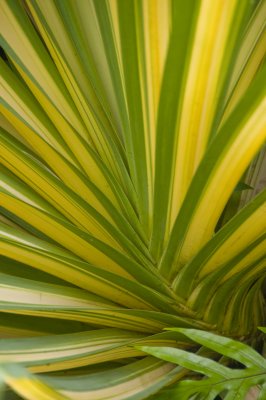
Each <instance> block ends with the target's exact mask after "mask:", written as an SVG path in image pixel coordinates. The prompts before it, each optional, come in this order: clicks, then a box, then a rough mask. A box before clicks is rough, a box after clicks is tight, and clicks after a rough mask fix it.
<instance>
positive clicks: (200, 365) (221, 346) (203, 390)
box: [137, 328, 266, 400]
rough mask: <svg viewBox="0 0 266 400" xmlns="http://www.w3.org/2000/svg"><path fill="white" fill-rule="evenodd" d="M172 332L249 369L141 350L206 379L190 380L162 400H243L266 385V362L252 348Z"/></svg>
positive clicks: (212, 337)
mask: <svg viewBox="0 0 266 400" xmlns="http://www.w3.org/2000/svg"><path fill="white" fill-rule="evenodd" d="M171 330H173V331H177V332H179V333H182V334H183V335H185V336H187V337H189V338H190V339H192V340H193V341H195V342H197V343H198V344H200V345H203V346H205V347H207V348H209V349H212V350H214V351H215V352H217V353H219V354H222V355H224V356H228V357H229V358H231V359H232V358H233V359H234V360H236V361H238V362H239V363H241V364H243V365H244V366H245V367H246V368H243V369H239V368H234V369H233V368H229V367H227V366H224V365H222V364H219V363H218V362H216V361H214V360H212V359H210V358H206V357H202V356H200V355H197V354H194V353H191V352H187V351H184V350H181V349H173V348H170V347H166V348H159V347H148V346H144V347H143V346H140V347H138V346H137V348H139V349H141V350H142V351H145V352H147V353H148V354H151V355H153V356H155V357H158V358H160V359H162V360H165V361H168V362H172V363H175V364H178V365H180V366H182V367H184V368H187V369H189V370H192V371H195V372H197V373H199V374H201V375H204V379H201V380H200V381H199V380H190V379H187V380H184V381H182V382H179V383H177V384H174V385H172V386H171V387H170V388H169V389H166V390H165V391H163V392H162V393H161V394H159V395H158V397H157V398H158V399H161V400H163V399H165V400H166V399H170V398H171V399H173V400H174V399H180V400H189V399H190V398H192V397H193V396H195V395H198V396H200V395H202V398H204V399H205V398H206V399H208V400H209V399H210V400H214V399H215V398H216V396H218V395H219V394H220V393H223V394H226V396H225V398H226V399H227V400H231V399H236V398H238V399H241V400H242V399H245V396H246V395H247V393H248V392H249V390H250V389H251V388H252V387H254V386H256V385H261V384H265V380H266V361H265V359H264V358H263V357H262V356H260V354H258V353H257V352H256V351H255V350H253V349H252V348H251V347H249V346H247V345H244V344H243V343H241V342H237V341H235V340H232V339H228V338H225V337H222V336H218V335H214V334H213V333H210V332H206V331H205V332H204V331H197V330H193V329H178V328H171ZM263 391H264V389H263ZM197 398H198V397H197ZM199 398H201V397H199Z"/></svg>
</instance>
